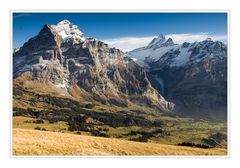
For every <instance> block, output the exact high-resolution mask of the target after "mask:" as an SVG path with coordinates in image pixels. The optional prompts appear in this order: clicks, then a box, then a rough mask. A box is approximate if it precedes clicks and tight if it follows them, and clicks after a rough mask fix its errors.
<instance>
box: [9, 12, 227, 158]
mask: <svg viewBox="0 0 240 168" xmlns="http://www.w3.org/2000/svg"><path fill="white" fill-rule="evenodd" d="M13 13H109V14H111V13H226V14H227V54H228V55H227V58H228V59H227V80H228V81H227V91H228V93H227V141H228V142H227V155H224V156H211V155H210V156H209V155H204V156H189V155H159V156H156V155H146V156H145V155H142V156H138V155H130V156H126V155H109V156H101V155H91V156H90V155H72V156H70V155H66V156H58V155H41V156H39V155H31V156H25V155H23V156H19V155H18V156H14V155H13V137H12V134H13V122H12V120H13V116H12V109H13V105H12V102H13V99H12V97H13V85H12V82H13V76H12V74H13V66H12V64H13V56H12V55H13V49H14V48H13ZM230 15H231V11H230V10H226V9H224V10H114V9H113V10H64V9H63V10H39V9H36V10H14V9H11V10H10V11H9V17H10V28H11V31H10V35H9V36H10V44H9V45H10V100H9V102H10V103H9V104H10V113H9V115H10V127H9V128H10V131H9V133H10V135H9V136H10V156H9V157H10V158H12V159H22V158H30V159H40V158H41V159H53V158H54V159H73V158H75V159H77V158H84V159H89V158H95V159H96V158H105V159H119V158H120V159H133V158H134V159H161V158H162V159H163V158H164V159H197V158H198V159H200V158H204V159H213V158H214V159H230V158H231V143H230V141H231V138H230V137H231V129H230V128H231V126H230V121H231V116H230V113H231V107H230V99H231V96H230V93H231V92H230V86H231V85H230V84H231V83H230V80H231V72H230V62H231V34H230V30H231V29H230V28H231V26H230V21H231V20H230V18H231V17H230Z"/></svg>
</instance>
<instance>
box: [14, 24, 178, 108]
mask: <svg viewBox="0 0 240 168" xmlns="http://www.w3.org/2000/svg"><path fill="white" fill-rule="evenodd" d="M26 74H28V75H29V76H30V77H29V78H28V80H32V81H39V82H42V83H48V84H50V85H51V86H52V87H55V88H58V91H59V92H60V94H62V95H66V96H72V97H75V98H79V97H81V98H83V99H87V100H88V101H89V100H90V101H96V102H100V103H102V104H113V105H117V106H127V105H128V104H129V103H131V102H132V103H137V104H144V105H148V106H157V107H158V108H160V109H162V110H164V111H170V110H172V109H173V104H172V103H169V102H167V101H166V100H165V99H164V98H163V97H162V96H161V95H160V94H159V93H158V92H157V90H155V89H154V88H153V87H152V85H151V83H150V82H149V79H148V77H147V75H146V72H145V70H144V68H143V67H142V66H139V65H138V64H137V63H135V62H134V61H132V59H130V58H129V57H127V56H126V55H125V54H124V53H123V52H122V51H121V50H119V49H116V48H110V47H109V46H108V44H106V43H104V42H102V41H98V40H96V39H94V38H86V37H85V36H84V34H83V33H82V32H81V31H80V29H79V28H78V26H76V25H73V24H72V23H70V22H69V21H68V20H63V21H61V22H60V23H58V24H57V25H45V26H44V27H43V28H42V30H41V31H40V32H39V34H38V35H37V36H35V37H33V38H31V39H30V40H29V41H27V42H26V43H25V44H24V45H23V46H22V47H21V48H19V49H17V50H15V51H14V54H13V76H14V80H18V79H19V78H20V77H22V76H24V75H26ZM26 82H27V81H24V83H26Z"/></svg>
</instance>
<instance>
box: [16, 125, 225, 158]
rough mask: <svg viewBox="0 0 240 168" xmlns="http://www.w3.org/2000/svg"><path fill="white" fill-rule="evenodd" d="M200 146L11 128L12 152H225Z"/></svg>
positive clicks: (119, 153)
mask: <svg viewBox="0 0 240 168" xmlns="http://www.w3.org/2000/svg"><path fill="white" fill-rule="evenodd" d="M226 154H227V150H226V149H200V148H191V147H181V146H173V145H162V144H154V143H141V142H133V141H126V140H119V139H114V138H100V137H93V136H84V135H73V134H68V133H58V132H48V131H47V132H46V131H36V130H30V129H20V128H14V129H13V155H226Z"/></svg>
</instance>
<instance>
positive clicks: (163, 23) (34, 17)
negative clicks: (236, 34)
mask: <svg viewBox="0 0 240 168" xmlns="http://www.w3.org/2000/svg"><path fill="white" fill-rule="evenodd" d="M64 19H68V20H69V21H71V22H72V23H73V24H76V25H78V26H79V27H80V29H81V31H82V32H83V33H84V34H85V36H87V37H95V38H97V39H100V40H103V41H105V42H107V43H109V44H110V45H112V46H114V47H118V48H121V49H123V50H130V49H133V48H135V47H141V46H144V45H146V44H147V43H148V42H149V41H150V40H151V39H152V38H153V37H155V36H157V35H159V34H165V35H167V36H169V37H170V36H171V37H173V39H174V40H175V41H177V42H181V41H190V42H191V41H195V40H202V39H204V38H206V37H212V38H215V39H216V40H221V41H226V37H227V36H226V35H227V14H226V13H14V14H13V47H14V48H16V47H20V46H22V45H23V43H24V42H26V41H27V40H28V39H29V38H31V37H33V36H35V35H37V33H38V32H39V31H40V29H41V28H42V27H43V25H44V24H57V23H58V22H60V21H61V20H64ZM126 42H128V44H127V43H126Z"/></svg>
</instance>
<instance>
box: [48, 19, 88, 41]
mask: <svg viewBox="0 0 240 168" xmlns="http://www.w3.org/2000/svg"><path fill="white" fill-rule="evenodd" d="M51 28H52V29H53V30H55V32H56V33H57V34H58V35H60V36H61V37H62V39H63V40H66V41H69V40H71V41H72V42H73V43H78V42H83V41H85V40H86V38H85V37H84V35H83V33H82V32H81V31H80V29H79V27H78V26H77V25H73V24H72V23H71V22H70V21H68V20H66V19H65V20H63V21H61V22H59V23H58V24H57V25H51Z"/></svg>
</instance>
